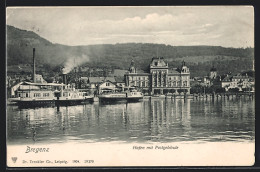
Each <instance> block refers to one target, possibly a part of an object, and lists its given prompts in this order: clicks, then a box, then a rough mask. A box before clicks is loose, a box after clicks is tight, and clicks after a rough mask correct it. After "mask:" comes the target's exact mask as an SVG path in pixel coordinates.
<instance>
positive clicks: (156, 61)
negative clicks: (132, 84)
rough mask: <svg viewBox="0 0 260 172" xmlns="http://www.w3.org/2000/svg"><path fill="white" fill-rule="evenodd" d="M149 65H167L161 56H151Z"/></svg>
mask: <svg viewBox="0 0 260 172" xmlns="http://www.w3.org/2000/svg"><path fill="white" fill-rule="evenodd" d="M150 67H168V64H167V63H166V62H165V61H164V59H163V57H153V58H152V62H151V64H150Z"/></svg>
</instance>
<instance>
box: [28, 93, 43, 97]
mask: <svg viewBox="0 0 260 172" xmlns="http://www.w3.org/2000/svg"><path fill="white" fill-rule="evenodd" d="M33 96H34V97H40V96H41V94H40V93H34V95H33ZM26 97H27V93H26Z"/></svg>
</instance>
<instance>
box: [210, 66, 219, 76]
mask: <svg viewBox="0 0 260 172" xmlns="http://www.w3.org/2000/svg"><path fill="white" fill-rule="evenodd" d="M216 77H217V69H216V68H215V67H214V66H213V67H212V68H211V69H210V73H209V78H210V79H215V78H216Z"/></svg>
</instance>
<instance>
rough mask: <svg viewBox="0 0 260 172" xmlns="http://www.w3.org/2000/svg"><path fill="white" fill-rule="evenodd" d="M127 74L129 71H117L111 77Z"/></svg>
mask: <svg viewBox="0 0 260 172" xmlns="http://www.w3.org/2000/svg"><path fill="white" fill-rule="evenodd" d="M126 72H128V70H122V69H115V70H114V72H113V73H112V74H110V76H124V75H125V73H126Z"/></svg>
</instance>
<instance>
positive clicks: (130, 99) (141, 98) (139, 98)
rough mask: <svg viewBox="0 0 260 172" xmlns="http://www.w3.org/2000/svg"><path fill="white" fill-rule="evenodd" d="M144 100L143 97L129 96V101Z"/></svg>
mask: <svg viewBox="0 0 260 172" xmlns="http://www.w3.org/2000/svg"><path fill="white" fill-rule="evenodd" d="M142 100H143V97H127V102H140V101H142Z"/></svg>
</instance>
